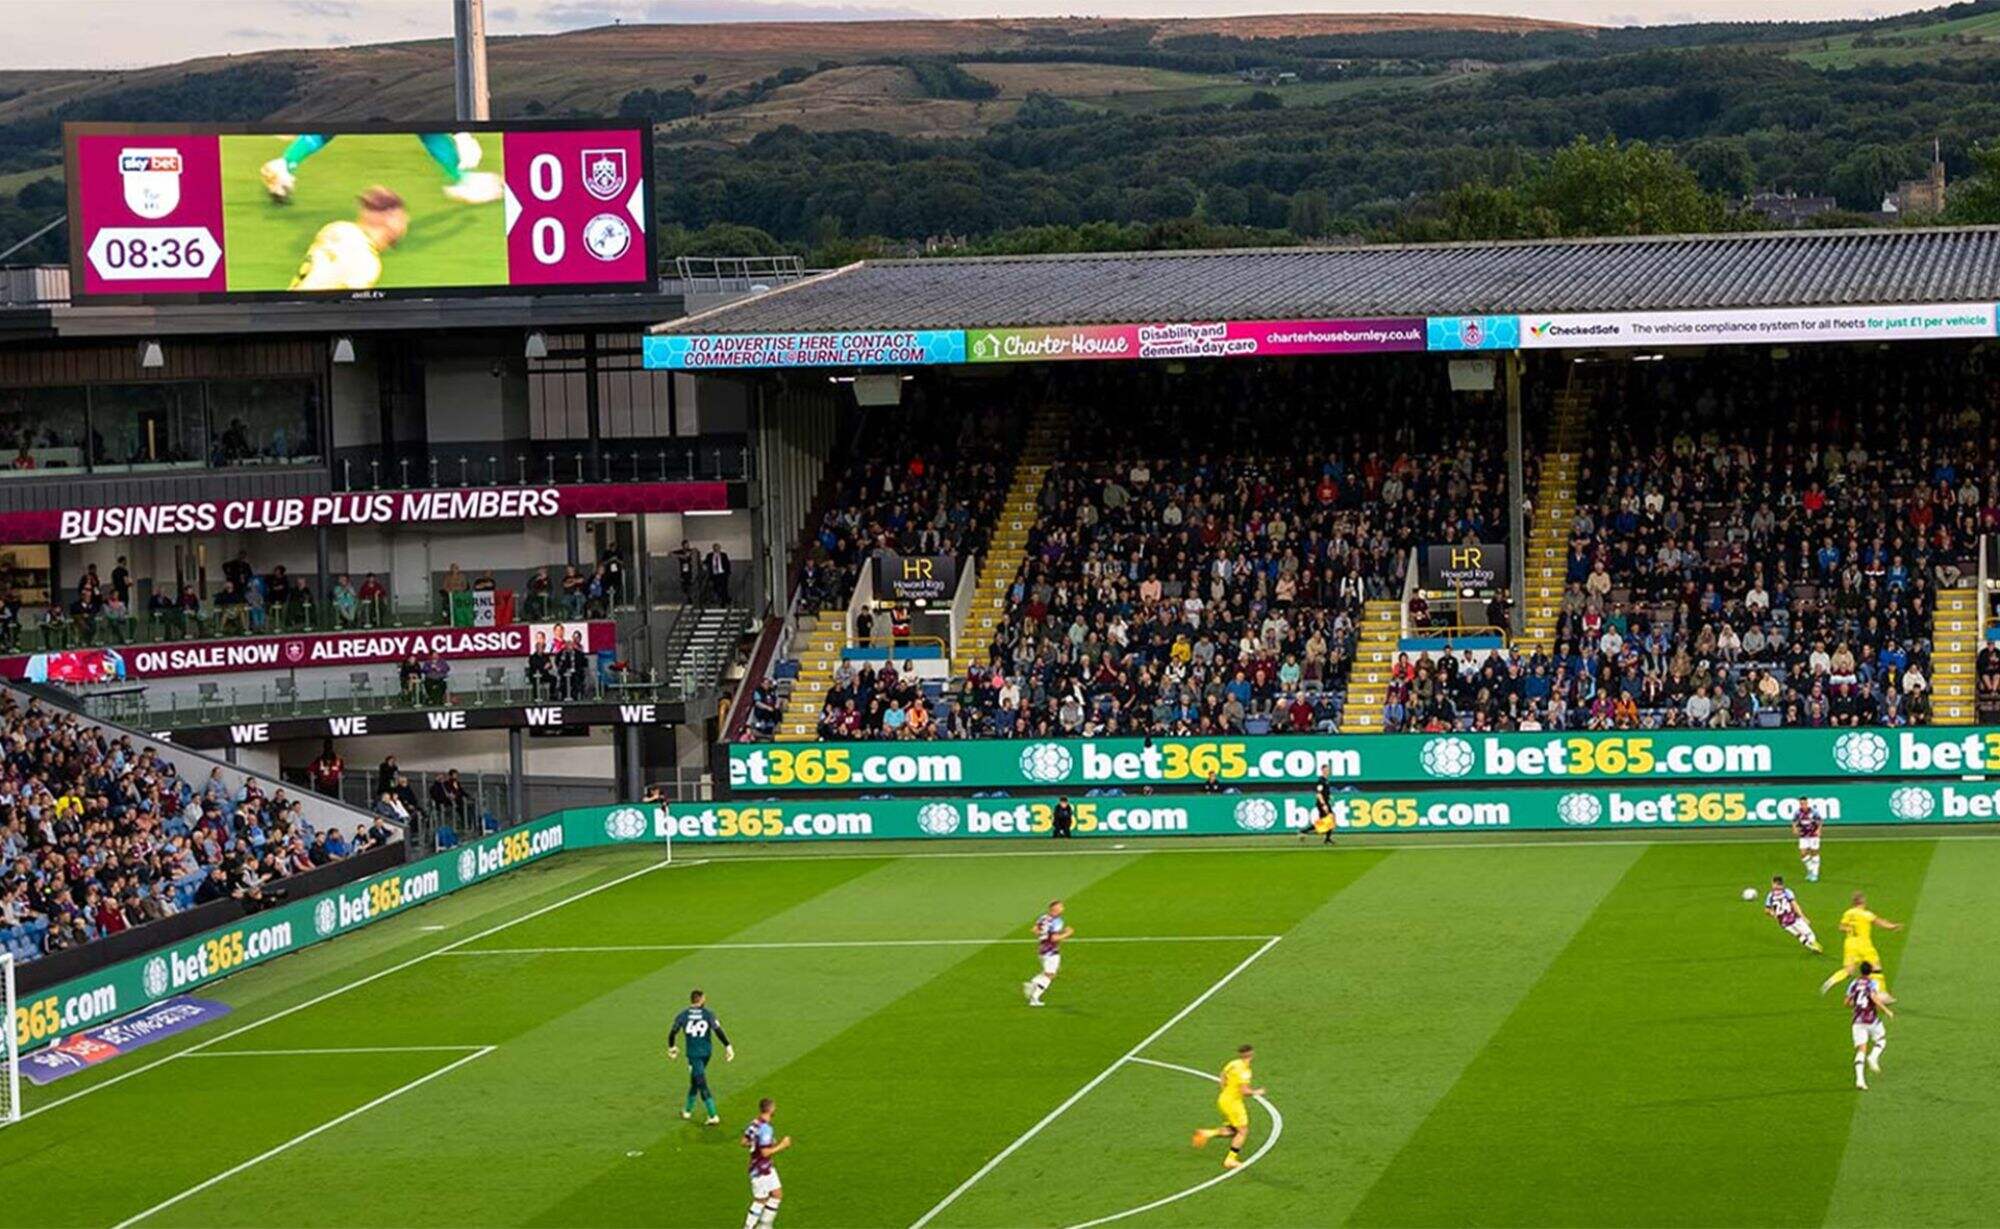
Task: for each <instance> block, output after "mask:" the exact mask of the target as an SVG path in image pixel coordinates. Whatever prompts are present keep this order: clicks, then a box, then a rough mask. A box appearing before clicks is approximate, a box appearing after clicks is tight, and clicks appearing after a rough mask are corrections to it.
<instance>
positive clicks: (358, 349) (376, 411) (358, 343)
mask: <svg viewBox="0 0 2000 1229" xmlns="http://www.w3.org/2000/svg"><path fill="white" fill-rule="evenodd" d="M331 370H332V375H331V377H330V378H329V380H328V389H329V392H328V410H329V414H330V417H331V418H332V422H333V446H334V447H336V448H352V447H355V446H357V445H361V444H379V443H381V441H382V377H381V372H380V370H379V368H378V367H377V366H376V350H375V347H374V345H373V344H371V343H370V342H369V341H368V339H366V338H360V337H358V338H355V339H354V361H353V362H351V363H335V364H333V365H332V369H331Z"/></svg>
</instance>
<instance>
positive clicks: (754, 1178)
mask: <svg viewBox="0 0 2000 1229" xmlns="http://www.w3.org/2000/svg"><path fill="white" fill-rule="evenodd" d="M1856 1027H1859V1026H1858V1025H1857V1026H1856ZM784 1185H785V1184H784V1183H782V1182H780V1181H778V1171H777V1170H775V1169H774V1170H772V1171H771V1172H770V1173H767V1174H751V1175H750V1198H752V1199H769V1198H770V1197H771V1192H772V1191H775V1190H780V1189H782V1188H783V1187H784Z"/></svg>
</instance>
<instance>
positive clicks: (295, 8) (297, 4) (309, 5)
mask: <svg viewBox="0 0 2000 1229" xmlns="http://www.w3.org/2000/svg"><path fill="white" fill-rule="evenodd" d="M278 7H279V8H281V9H284V10H285V11H286V12H288V13H291V14H293V15H295V16H298V17H326V18H331V19H333V20H335V21H352V20H353V19H354V18H356V17H359V16H360V15H361V8H360V6H359V5H357V4H356V3H355V2H354V0H280V3H279V5H278Z"/></svg>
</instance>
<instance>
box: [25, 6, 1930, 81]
mask: <svg viewBox="0 0 2000 1229" xmlns="http://www.w3.org/2000/svg"><path fill="white" fill-rule="evenodd" d="M1942 3H1944V0H1925V2H1919V3H1909V2H1907V0H1754V2H1753V3H1745V0H1372V2H1371V0H487V31H488V33H489V34H493V35H503V34H543V33H550V32H553V31H557V30H572V29H578V28H582V27H585V26H597V25H607V24H609V23H611V22H613V21H627V22H671V21H837V20H843V19H845V20H856V19H887V18H906V17H996V16H998V17H1028V16H1034V17H1055V16H1098V17H1162V16H1174V17H1211V16H1224V15H1230V14H1241V13H1304V12H1328V13H1370V12H1385V11H1388V12H1405V13H1411V12H1425V13H1466V12H1474V13H1499V14H1505V15H1508V16H1519V17H1541V18H1549V19H1556V20H1565V21H1581V22H1591V23H1596V24H1602V25H1650V24H1658V23H1671V22H1686V21H1731V20H1742V19H1744V18H1746V17H1753V16H1754V17H1755V18H1758V19H1764V20H1804V19H1808V18H1814V19H1820V20H1825V19H1828V18H1835V17H1881V16H1887V15H1889V14H1892V13H1902V12H1909V11H1912V10H1914V9H1918V8H1930V7H1936V6H1937V5H1938V4H1942ZM0 12H4V13H5V14H6V16H7V17H8V18H10V20H9V21H8V30H7V46H6V49H5V51H4V52H0V69H29V68H131V67H136V66H139V65H145V64H162V63H172V62H174V61H178V60H185V59H191V58H193V57H195V56H203V55H225V54H231V53H235V52H243V51H265V50H270V49H272V48H279V47H327V46H348V45H353V44H359V43H379V42H397V41H403V40H408V39H423V38H447V37H450V35H451V4H450V0H0Z"/></svg>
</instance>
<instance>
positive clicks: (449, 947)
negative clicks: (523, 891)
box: [17, 861, 703, 1122]
mask: <svg viewBox="0 0 2000 1229" xmlns="http://www.w3.org/2000/svg"><path fill="white" fill-rule="evenodd" d="M702 864H703V863H702V862H700V861H696V862H649V863H647V864H646V865H645V866H642V867H640V868H639V869H638V870H636V871H631V872H629V873H627V874H623V875H620V876H618V877H617V878H616V879H607V880H605V881H604V882H603V883H600V884H598V885H597V886H596V887H593V888H585V889H584V890H583V891H581V892H576V893H573V894H572V895H569V896H565V897H563V898H562V899H561V900H558V901H553V902H551V903H549V904H546V905H543V906H542V907H541V908H539V909H536V910H534V911H532V912H529V913H524V914H522V915H521V916H520V917H517V918H513V919H510V920H508V921H505V922H501V923H500V924H498V925H497V926H488V927H487V928H486V929H485V930H482V931H480V932H479V933H478V934H473V935H467V936H466V937H465V938H463V939H457V940H454V941H452V942H450V943H447V944H445V945H444V946H443V947H439V948H433V949H432V950H430V951H428V952H425V953H423V954H422V955H419V956H412V957H410V958H409V959H408V960H405V961H403V962H402V963H401V964H394V965H390V966H389V967H388V968H386V969H383V970H381V971H380V972H376V973H370V974H369V975H368V976H366V977H359V978H356V979H355V980H353V981H351V982H348V983H347V984H346V985H343V986H336V987H334V988H333V989H331V990H329V991H327V992H326V993H324V994H321V995H316V996H314V997H313V998H309V999H307V1000H306V1001H305V1002H303V1003H296V1004H294V1005H292V1006H290V1007H287V1008H285V1009H284V1010H283V1011H276V1012H272V1013H271V1014H270V1015H268V1016H263V1017H261V1018H259V1019H256V1020H252V1021H251V1022H250V1023H248V1024H245V1025H242V1026H240V1027H238V1028H233V1029H230V1030H229V1031H228V1032H226V1033H220V1034H217V1035H216V1036H214V1037H211V1038H209V1039H208V1040H207V1041H202V1042H197V1043H196V1044H194V1045H191V1046H189V1047H188V1048H187V1049H185V1050H180V1051H177V1052H175V1053H173V1054H169V1055H167V1056H166V1057H165V1058H156V1059H154V1060H153V1061H152V1062H150V1063H147V1064H146V1065H144V1066H143V1067H134V1068H132V1069H131V1070H130V1071H121V1072H119V1073H118V1074H117V1075H114V1076H111V1077H110V1078H108V1079H103V1080H99V1081H98V1082H97V1083H95V1084H92V1085H91V1086H90V1087H88V1088H82V1089H78V1090H77V1091H76V1092H73V1093H71V1094H69V1095H68V1096H67V1097H57V1098H56V1099H55V1100H53V1101H51V1102H49V1103H48V1104H46V1105H38V1106H36V1107H35V1108H34V1109H31V1110H29V1111H28V1112H27V1113H25V1114H22V1115H21V1117H20V1118H19V1119H18V1120H17V1121H22V1122H25V1121H27V1120H28V1119H30V1118H33V1117H34V1116H35V1115H37V1114H43V1113H47V1112H48V1111H49V1110H52V1109H54V1108H56V1107H57V1106H58V1105H67V1104H69V1103H70V1102H71V1101H74V1100H76V1099H77V1098H78V1097H87V1096H89V1095H90V1094H91V1093H94V1092H100V1091H102V1090H104V1089H106V1088H109V1087H111V1086H112V1085H113V1084H116V1083H118V1082H120V1081H121V1080H129V1079H131V1078H132V1077H133V1076H135V1075H144V1074H145V1073H146V1072H148V1071H151V1070H152V1069H153V1068H155V1067H158V1066H160V1065H161V1064H163V1063H170V1062H173V1061H174V1060H175V1059H177V1058H180V1057H182V1056H184V1055H187V1054H192V1053H194V1052H196V1051H198V1050H205V1049H207V1048H208V1047H210V1046H212V1045H216V1044H219V1043H221V1042H224V1041H227V1040H229V1039H230V1038H231V1037H238V1036H241V1035H242V1034H244V1033H247V1032H249V1031H250V1030H251V1029H253V1028H262V1027H263V1026H264V1025H266V1024H269V1023H270V1022H271V1021H273V1020H282V1019H284V1018H285V1017H286V1016H289V1015H291V1014H292V1013H293V1012H299V1011H304V1010H305V1009H306V1008H308V1007H316V1006H318V1005H319V1004H321V1003H324V1002H326V1001H327V1000H328V999H330V998H336V997H338V996H340V995H343V994H346V993H347V992H348V991H349V990H357V989H360V988H361V987H362V986H365V985H368V984H369V983H370V982H376V981H380V980H381V979H383V978H385V977H387V976H389V975H390V974H392V973H400V972H402V971H403V970H404V969H407V968H410V967H412V966H414V965H419V964H422V963H423V962H424V961H426V960H429V959H430V958H431V957H433V956H442V955H444V954H445V953H446V952H450V951H455V950H456V949H458V948H461V947H464V946H465V945H466V944H468V943H476V942H478V941H479V940H481V939H484V938H486V937H488V936H489V935H497V934H499V933H500V932H501V931H503V930H506V929H507V928H508V927H510V926H519V925H520V924H521V923H522V922H526V921H529V920H531V919H533V918H538V917H540V916H542V915H543V914H544V913H551V912H554V911H555V910H557V909H560V908H562V907H563V906H564V905H570V904H575V903H576V902H577V901H580V900H582V899H584V898H585V897H587V896H595V895H597V894H598V893H599V892H602V891H604V890H605V889H606V888H615V887H617V886H618V885H619V884H621V883H627V882H629V881H631V880H633V879H637V878H638V877H639V876H641V875H650V874H652V873H653V872H654V871H657V870H662V869H665V868H669V867H676V866H700V865H702Z"/></svg>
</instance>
